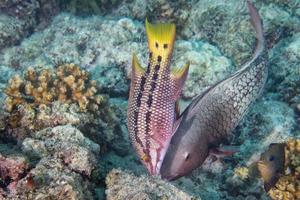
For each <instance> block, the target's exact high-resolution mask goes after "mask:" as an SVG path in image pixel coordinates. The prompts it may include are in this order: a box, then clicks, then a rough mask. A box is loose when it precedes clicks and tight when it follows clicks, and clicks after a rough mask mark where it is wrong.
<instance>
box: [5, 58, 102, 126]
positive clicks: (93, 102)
mask: <svg viewBox="0 0 300 200" xmlns="http://www.w3.org/2000/svg"><path fill="white" fill-rule="evenodd" d="M5 93H6V95H7V98H6V100H5V105H4V107H5V109H6V111H7V112H9V113H10V115H9V120H8V121H9V125H10V127H11V128H19V127H23V128H26V129H29V130H40V129H42V128H45V127H49V126H55V125H58V124H68V123H69V124H75V125H78V124H80V121H81V120H83V119H85V121H89V120H88V119H91V118H92V116H91V115H93V114H95V113H99V112H100V111H99V108H100V105H101V106H103V104H106V102H107V101H106V98H105V96H101V95H98V94H97V89H96V82H95V81H92V80H90V79H89V75H88V73H87V72H86V71H84V70H81V69H80V68H79V67H78V66H76V65H74V64H65V65H61V66H59V67H57V69H56V71H55V72H54V73H53V72H51V71H50V70H48V69H44V70H42V71H40V72H39V71H36V70H34V69H33V68H29V69H28V70H27V72H26V73H25V75H24V79H22V78H21V76H20V75H16V76H14V77H13V78H11V79H10V80H9V82H8V85H7V87H6V89H5ZM78 115H80V116H78Z"/></svg>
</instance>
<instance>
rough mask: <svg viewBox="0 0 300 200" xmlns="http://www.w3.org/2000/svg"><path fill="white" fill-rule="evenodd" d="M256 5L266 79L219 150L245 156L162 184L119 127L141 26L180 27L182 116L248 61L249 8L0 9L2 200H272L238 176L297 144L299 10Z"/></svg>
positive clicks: (24, 5)
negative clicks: (270, 153) (269, 152)
mask: <svg viewBox="0 0 300 200" xmlns="http://www.w3.org/2000/svg"><path fill="white" fill-rule="evenodd" d="M254 4H255V6H256V7H257V8H258V10H259V13H260V15H261V17H262V20H263V24H264V31H265V35H266V40H267V48H268V53H269V63H268V68H269V77H268V81H267V83H266V86H265V89H264V91H263V93H262V95H261V97H260V98H259V99H258V100H257V101H256V102H254V103H253V105H252V106H251V107H250V109H249V112H248V113H247V115H246V116H245V118H244V119H243V120H242V122H241V123H240V124H239V126H238V127H237V128H236V130H235V131H234V132H233V134H232V136H231V137H230V138H229V139H228V141H226V144H230V145H236V146H239V147H240V151H239V152H237V153H235V154H234V155H233V156H230V157H226V158H223V159H221V160H217V161H215V162H206V163H205V164H204V165H203V166H202V167H201V168H199V169H197V170H195V171H194V172H193V173H192V174H191V175H189V176H186V177H183V178H180V179H178V180H176V181H174V182H171V183H167V182H165V181H163V180H161V179H160V178H159V177H149V176H148V175H147V172H146V170H145V169H144V168H143V166H142V165H141V163H140V161H139V159H138V158H137V157H136V155H135V153H134V151H133V148H132V146H131V144H130V141H129V138H128V131H127V128H126V110H127V99H128V92H129V84H130V79H129V77H130V76H129V75H130V71H131V59H132V53H133V52H135V53H136V54H137V56H138V58H139V60H140V62H141V63H142V65H143V66H146V65H147V57H148V56H147V42H146V34H145V28H144V21H145V19H146V17H148V19H149V21H152V22H157V21H171V22H174V23H175V24H176V27H177V30H176V32H177V36H176V43H175V47H174V54H173V58H172V64H171V65H172V66H182V65H183V64H184V63H185V62H186V61H190V62H191V66H190V70H189V75H188V80H187V81H186V83H185V86H184V88H183V93H182V99H183V103H182V105H183V106H184V105H186V103H188V102H190V101H191V99H192V98H193V97H195V96H196V95H199V94H201V92H203V91H204V90H205V89H206V88H207V87H209V86H210V85H212V84H213V83H215V82H217V81H218V80H221V79H223V78H226V77H228V76H229V75H230V74H231V73H233V72H234V71H235V70H237V69H238V68H239V67H240V66H241V65H242V64H243V63H244V62H246V61H247V60H249V59H250V57H251V54H252V52H253V50H254V47H255V35H254V31H253V29H252V27H251V25H250V22H249V16H248V13H247V9H246V5H245V2H244V1H241V0H226V1H219V0H199V1H197V0H191V1H165V0H154V1H147V0H132V1H122V0H114V1H107V0H88V1H83V0H66V1H62V0H9V1H8V0H1V1H0V88H1V92H0V104H1V109H0V199H65V200H66V199H136V200H139V199H203V200H211V199H214V200H218V199H232V200H233V199H247V200H254V199H269V197H268V195H267V194H266V192H265V191H264V189H263V187H262V181H261V180H260V179H254V180H246V181H242V180H241V179H239V178H237V177H236V176H234V169H235V167H238V166H245V165H247V164H249V163H250V162H251V161H253V160H255V159H257V158H258V156H259V155H260V153H261V152H263V151H264V150H265V149H266V148H267V147H268V146H269V144H271V143H276V142H282V141H286V140H287V139H288V138H295V137H297V138H299V136H300V129H299V122H300V1H299V0H265V1H259V0H256V1H254ZM71 63H73V64H75V67H74V65H73V64H71ZM60 66H62V67H60ZM76 66H79V68H78V67H76ZM28 69H29V71H28ZM46 69H47V70H49V71H45V70H46ZM81 70H84V71H85V72H82V71H81ZM76 73H77V74H76ZM85 73H88V74H89V79H88V80H85V79H84V78H85V77H86V75H85ZM16 75H18V77H15V76H16ZM12 77H14V78H13V79H11V78H12ZM10 79H11V81H9V80H10ZM82 80H85V81H84V83H81V86H82V88H84V89H81V90H78V88H80V87H79V85H80V84H79V83H80V81H82ZM89 80H95V81H96V82H94V81H89ZM54 82H55V84H54ZM68 84H69V85H68ZM74 84H75V85H74ZM76 84H77V85H76ZM66 88H67V89H66ZM5 93H6V94H5ZM75 93H76V97H74V98H72V95H70V94H73V95H75ZM59 94H65V96H64V95H59ZM49 95H50V96H49ZM96 95H99V96H97V97H96ZM34 100H36V101H34ZM85 108H86V109H85ZM299 198H300V197H299Z"/></svg>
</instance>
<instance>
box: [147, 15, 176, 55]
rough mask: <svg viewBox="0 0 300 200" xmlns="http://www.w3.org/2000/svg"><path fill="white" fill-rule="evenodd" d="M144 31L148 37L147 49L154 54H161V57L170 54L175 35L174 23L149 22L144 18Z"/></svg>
mask: <svg viewBox="0 0 300 200" xmlns="http://www.w3.org/2000/svg"><path fill="white" fill-rule="evenodd" d="M145 24H146V32H147V37H148V45H149V50H150V52H151V53H152V54H153V55H154V56H158V55H159V56H161V57H162V58H163V59H164V58H166V59H167V58H168V57H169V56H171V54H172V51H173V45H174V40H175V35H176V27H175V24H172V23H157V24H151V23H149V22H148V20H147V19H146V23H145Z"/></svg>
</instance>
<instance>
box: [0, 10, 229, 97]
mask: <svg viewBox="0 0 300 200" xmlns="http://www.w3.org/2000/svg"><path fill="white" fill-rule="evenodd" d="M143 31H144V27H143V25H142V24H141V23H139V22H136V21H133V20H130V19H127V18H123V19H120V20H111V19H106V18H100V17H89V18H84V19H81V18H76V17H72V16H70V15H66V14H62V15H59V16H57V17H56V18H55V19H54V21H53V23H52V25H51V26H50V27H49V28H47V29H45V30H44V31H43V32H41V33H38V34H35V35H33V36H32V37H30V38H28V39H27V40H24V41H23V43H22V44H21V45H20V46H18V47H13V48H11V49H7V50H6V51H5V52H4V55H3V64H4V65H6V66H11V65H12V64H13V63H22V66H24V67H29V66H31V65H43V66H47V67H51V66H52V65H53V63H65V62H73V63H76V64H78V65H80V66H83V67H84V68H85V69H86V70H87V71H89V72H91V74H93V79H94V80H96V81H97V83H98V84H99V85H100V89H101V91H104V92H108V93H109V94H110V95H112V96H124V97H126V96H127V95H128V84H129V81H128V78H127V77H128V74H130V70H131V67H130V66H131V57H132V52H136V53H137V55H138V57H139V59H140V60H141V63H143V66H146V63H147V60H146V59H147V56H146V55H147V43H146V42H145V40H144V38H145V34H144V32H143ZM62 33H63V34H62ZM62 43H63V44H62ZM41 52H43V53H41ZM0 57H1V55H0ZM188 60H189V61H190V62H191V67H190V72H189V78H188V80H187V83H186V87H185V89H184V96H185V97H188V98H190V97H194V96H195V95H196V94H199V93H201V92H202V91H203V90H204V89H205V88H206V87H208V86H209V85H211V84H213V83H214V82H216V81H219V80H221V79H223V78H224V77H226V76H227V75H229V74H230V73H231V72H232V71H233V69H234V68H233V66H232V64H231V61H230V60H229V59H227V58H226V57H224V56H222V54H221V53H220V51H219V50H218V49H217V48H216V47H214V46H212V45H210V44H208V43H205V42H201V41H199V40H197V41H182V40H178V41H176V43H175V48H174V56H173V61H172V66H174V67H175V66H182V65H183V64H184V63H186V62H187V61H188ZM0 61H1V58H0ZM195 84H196V85H197V87H195Z"/></svg>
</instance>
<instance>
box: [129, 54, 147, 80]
mask: <svg viewBox="0 0 300 200" xmlns="http://www.w3.org/2000/svg"><path fill="white" fill-rule="evenodd" d="M144 73H145V69H144V68H143V67H142V66H141V65H140V63H139V60H138V58H137V56H136V54H135V53H133V55H132V75H134V77H136V76H141V75H143V74H144Z"/></svg>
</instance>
